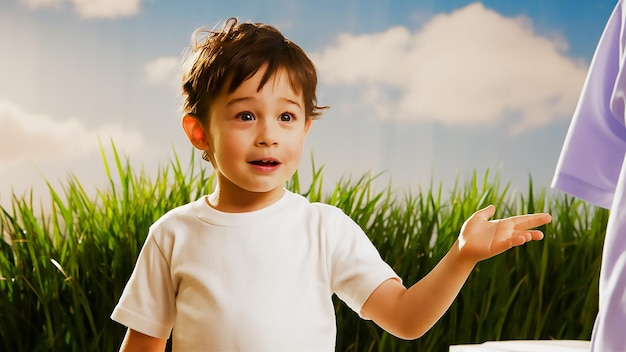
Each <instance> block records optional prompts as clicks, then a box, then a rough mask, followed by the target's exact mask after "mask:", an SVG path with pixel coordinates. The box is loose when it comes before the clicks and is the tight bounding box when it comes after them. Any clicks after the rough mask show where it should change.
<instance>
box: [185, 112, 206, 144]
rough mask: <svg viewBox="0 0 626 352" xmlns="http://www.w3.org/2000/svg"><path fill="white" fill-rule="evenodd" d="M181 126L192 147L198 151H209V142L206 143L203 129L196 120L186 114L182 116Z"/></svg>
mask: <svg viewBox="0 0 626 352" xmlns="http://www.w3.org/2000/svg"><path fill="white" fill-rule="evenodd" d="M182 124H183V130H185V134H187V138H189V141H190V142H191V144H192V145H193V146H194V147H196V148H197V149H199V150H207V149H209V142H208V141H207V138H206V134H205V133H204V128H203V127H202V123H200V121H198V119H196V118H195V117H194V116H192V115H189V114H187V115H185V116H183V122H182Z"/></svg>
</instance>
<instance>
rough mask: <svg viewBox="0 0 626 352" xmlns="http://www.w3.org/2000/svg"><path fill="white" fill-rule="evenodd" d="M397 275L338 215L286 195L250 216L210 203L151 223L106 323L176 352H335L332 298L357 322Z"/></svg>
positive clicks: (355, 227)
mask: <svg viewBox="0 0 626 352" xmlns="http://www.w3.org/2000/svg"><path fill="white" fill-rule="evenodd" d="M389 278H395V279H398V280H400V279H399V277H398V276H397V274H396V273H395V272H394V271H393V270H392V269H391V267H390V266H389V265H387V264H386V263H385V262H384V261H383V260H382V259H381V257H380V255H379V253H378V251H377V250H376V249H375V248H374V246H373V245H372V243H371V242H370V240H369V239H368V238H367V236H366V235H365V234H364V233H363V231H362V230H361V228H360V227H359V226H358V225H357V224H356V223H355V222H354V221H352V219H350V218H349V217H348V216H347V215H346V214H344V213H343V212H342V211H341V210H340V209H338V208H335V207H332V206H329V205H326V204H321V203H309V201H308V200H307V199H305V198H304V197H302V196H300V195H297V194H294V193H291V192H289V191H285V194H284V196H283V197H282V198H281V199H280V200H279V201H277V202H276V203H274V204H272V205H270V206H268V207H266V208H264V209H261V210H258V211H254V212H249V213H223V212H219V211H217V210H215V209H213V208H211V207H210V206H209V205H208V204H207V202H206V197H202V198H201V199H199V200H197V201H194V202H192V203H189V204H187V205H184V206H181V207H178V208H176V209H173V210H172V211H170V212H168V213H167V214H165V215H164V216H163V217H161V218H160V219H159V220H158V221H157V222H155V223H154V224H153V225H152V227H151V228H150V231H149V233H148V237H147V239H146V242H145V244H144V247H143V249H142V250H141V253H140V255H139V258H138V260H137V264H136V267H135V269H134V271H133V274H132V276H131V278H130V280H129V282H128V284H127V286H126V288H125V289H124V292H123V293H122V296H121V298H120V301H119V303H118V305H117V306H116V307H115V310H114V311H113V313H112V315H111V317H112V319H113V320H115V321H117V322H119V323H121V324H123V325H126V326H128V327H130V328H132V329H134V330H137V331H139V332H142V333H144V334H147V335H151V336H154V337H158V338H167V337H169V335H170V332H171V333H172V343H173V348H174V350H181V351H333V350H334V347H335V339H336V322H335V309H334V306H333V302H332V295H333V293H335V294H337V296H338V297H339V298H341V299H342V300H343V301H344V302H345V303H346V304H348V306H350V308H352V309H353V310H354V311H355V312H360V310H361V307H362V306H363V304H364V303H365V301H366V300H367V298H368V297H369V295H370V294H371V293H372V292H373V291H374V289H376V287H378V286H379V285H380V284H381V283H382V282H383V281H385V280H387V279H389Z"/></svg>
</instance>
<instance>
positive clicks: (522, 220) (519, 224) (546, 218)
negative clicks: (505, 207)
mask: <svg viewBox="0 0 626 352" xmlns="http://www.w3.org/2000/svg"><path fill="white" fill-rule="evenodd" d="M509 219H510V220H512V221H513V223H514V224H515V228H516V229H529V228H533V227H537V226H541V225H545V224H547V223H549V222H550V221H552V217H551V216H550V214H548V213H540V214H526V215H518V216H513V217H510V218H509Z"/></svg>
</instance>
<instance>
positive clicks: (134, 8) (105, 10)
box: [21, 0, 141, 19]
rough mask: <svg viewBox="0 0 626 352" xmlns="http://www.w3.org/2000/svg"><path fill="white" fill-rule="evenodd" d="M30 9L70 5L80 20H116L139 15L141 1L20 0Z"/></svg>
mask: <svg viewBox="0 0 626 352" xmlns="http://www.w3.org/2000/svg"><path fill="white" fill-rule="evenodd" d="M21 1H22V3H24V4H26V5H27V6H28V7H30V8H32V9H38V8H60V7H61V5H63V4H64V3H71V4H72V5H73V6H74V11H76V13H77V14H78V15H79V16H80V17H82V18H107V19H111V18H117V17H128V16H134V15H136V14H138V13H139V10H140V6H139V5H140V2H141V0H21Z"/></svg>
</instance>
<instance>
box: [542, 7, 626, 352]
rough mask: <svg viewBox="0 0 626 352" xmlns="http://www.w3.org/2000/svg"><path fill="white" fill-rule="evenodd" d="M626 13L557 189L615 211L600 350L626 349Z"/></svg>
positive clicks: (579, 118) (598, 331)
mask: <svg viewBox="0 0 626 352" xmlns="http://www.w3.org/2000/svg"><path fill="white" fill-rule="evenodd" d="M625 20H626V9H625V8H624V5H623V3H622V0H618V2H617V5H616V6H615V9H614V10H613V13H612V14H611V16H610V18H609V20H608V22H607V24H606V27H605V28H604V32H603V33H602V36H601V38H600V40H599V42H598V45H597V48H596V52H595V54H594V57H593V59H592V61H591V66H590V68H589V71H588V74H587V79H586V81H585V84H584V87H583V90H582V93H581V96H580V99H579V101H578V105H577V107H576V110H575V112H574V117H573V120H572V122H571V125H570V127H569V131H568V133H567V137H566V139H565V143H564V146H563V150H562V152H561V156H560V159H559V162H558V165H557V168H556V172H555V175H554V179H553V182H552V187H554V188H556V189H559V190H561V191H564V192H566V193H569V194H570V195H573V196H575V197H578V198H581V199H584V200H586V201H588V202H590V203H592V204H594V205H598V206H600V207H603V208H607V209H610V216H609V221H608V224H607V229H606V238H605V243H604V248H603V254H602V266H601V269H600V287H599V289H600V297H599V311H598V315H597V317H596V321H595V325H594V328H593V332H592V335H591V350H592V351H594V352H599V351H600V352H609V351H626V163H625V160H624V159H625V158H624V155H625V153H626V126H625V116H626V115H625V111H624V105H625V104H626V76H625V75H626V72H625V69H624V64H623V60H624V59H625V58H626V57H625V54H626V31H625V28H626V23H624V21H625Z"/></svg>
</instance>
